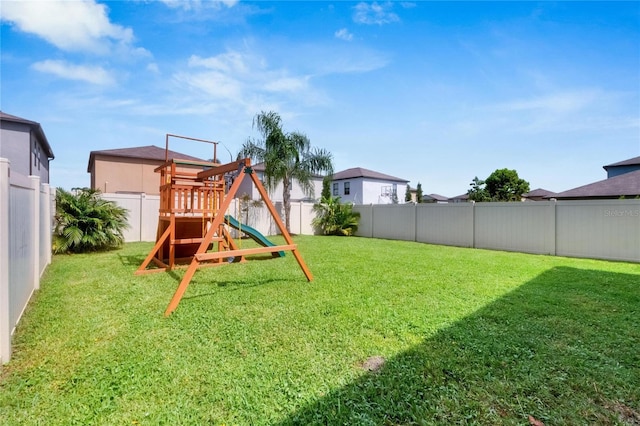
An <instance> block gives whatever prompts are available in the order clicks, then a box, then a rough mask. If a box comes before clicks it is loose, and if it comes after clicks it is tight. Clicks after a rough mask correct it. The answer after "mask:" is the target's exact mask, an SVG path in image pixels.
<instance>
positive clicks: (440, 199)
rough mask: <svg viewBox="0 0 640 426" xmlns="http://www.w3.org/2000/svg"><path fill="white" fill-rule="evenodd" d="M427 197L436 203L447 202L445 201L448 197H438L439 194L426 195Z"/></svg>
mask: <svg viewBox="0 0 640 426" xmlns="http://www.w3.org/2000/svg"><path fill="white" fill-rule="evenodd" d="M428 196H429V197H431V198H433V199H434V200H436V201H447V200H449V197H445V196H444V195H440V194H428Z"/></svg>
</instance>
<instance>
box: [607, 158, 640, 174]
mask: <svg viewBox="0 0 640 426" xmlns="http://www.w3.org/2000/svg"><path fill="white" fill-rule="evenodd" d="M619 166H640V157H633V158H629V159H628V160H623V161H618V162H617V163H613V164H608V165H606V166H602V168H603V169H605V170H607V171H608V170H609V167H619Z"/></svg>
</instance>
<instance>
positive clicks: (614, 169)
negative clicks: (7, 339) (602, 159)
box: [602, 157, 640, 178]
mask: <svg viewBox="0 0 640 426" xmlns="http://www.w3.org/2000/svg"><path fill="white" fill-rule="evenodd" d="M602 168H603V169H605V170H606V171H607V177H608V178H612V177H615V176H619V175H622V174H625V173H629V172H634V171H636V170H640V157H634V158H630V159H628V160H624V161H620V162H617V163H613V164H609V165H608V166H603V167H602Z"/></svg>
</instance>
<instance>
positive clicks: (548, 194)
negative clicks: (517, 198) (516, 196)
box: [522, 188, 557, 201]
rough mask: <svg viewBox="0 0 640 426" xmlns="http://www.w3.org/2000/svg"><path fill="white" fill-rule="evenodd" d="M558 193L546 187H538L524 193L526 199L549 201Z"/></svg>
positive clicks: (523, 196)
mask: <svg viewBox="0 0 640 426" xmlns="http://www.w3.org/2000/svg"><path fill="white" fill-rule="evenodd" d="M556 195H557V194H556V193H555V192H552V191H548V190H546V189H542V188H538V189H534V190H533V191H529V192H527V193H525V194H522V198H523V199H524V201H547V200H549V198H555V196H556Z"/></svg>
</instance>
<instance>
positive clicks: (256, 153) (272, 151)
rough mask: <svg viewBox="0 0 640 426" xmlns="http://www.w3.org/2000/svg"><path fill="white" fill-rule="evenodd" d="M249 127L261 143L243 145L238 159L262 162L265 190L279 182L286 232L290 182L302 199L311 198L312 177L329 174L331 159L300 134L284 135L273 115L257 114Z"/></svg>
mask: <svg viewBox="0 0 640 426" xmlns="http://www.w3.org/2000/svg"><path fill="white" fill-rule="evenodd" d="M253 127H254V128H256V129H257V130H258V131H259V132H260V134H261V135H262V137H263V140H261V141H252V140H248V141H247V142H245V143H244V144H243V146H242V149H241V150H240V154H239V157H250V158H252V159H253V160H256V161H263V162H264V164H265V171H264V176H265V184H266V186H267V189H269V190H274V189H275V188H276V186H277V185H278V183H279V182H282V203H283V205H284V216H285V226H286V227H287V230H289V229H290V227H289V224H290V221H289V216H290V212H291V184H292V182H293V179H295V180H296V181H297V182H298V183H299V184H300V187H301V188H302V190H303V192H304V193H305V195H307V196H310V197H313V196H314V193H313V192H314V190H313V181H312V178H313V175H314V174H317V173H320V172H326V174H328V175H331V174H333V163H332V155H331V153H330V152H329V151H326V150H324V149H318V148H313V149H312V148H311V142H310V141H309V138H307V136H306V135H304V134H303V133H299V132H291V133H285V132H284V131H283V130H282V119H281V118H280V115H278V114H277V113H276V112H273V111H270V112H264V111H262V112H260V114H257V115H256V116H255V118H254V119H253Z"/></svg>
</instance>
